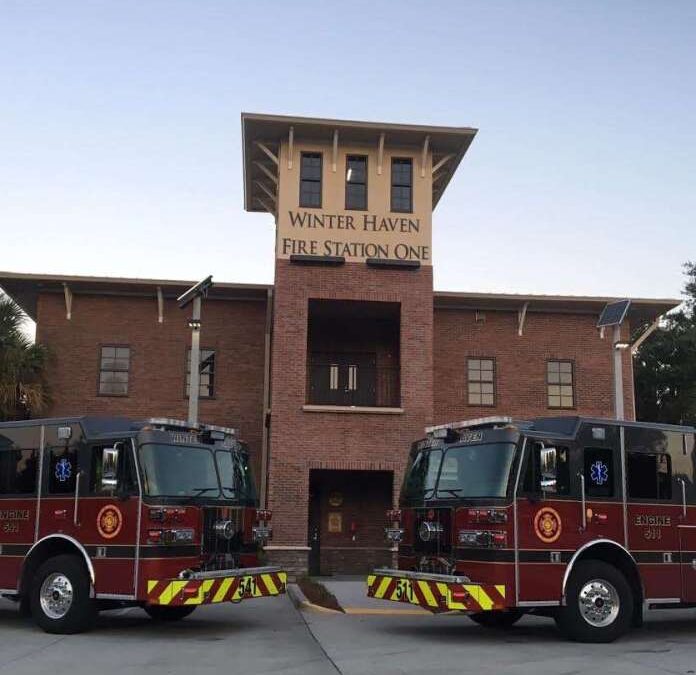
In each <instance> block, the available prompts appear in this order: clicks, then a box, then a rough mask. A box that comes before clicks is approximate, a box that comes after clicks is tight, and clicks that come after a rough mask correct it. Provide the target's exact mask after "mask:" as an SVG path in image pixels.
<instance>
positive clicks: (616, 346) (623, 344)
mask: <svg viewBox="0 0 696 675" xmlns="http://www.w3.org/2000/svg"><path fill="white" fill-rule="evenodd" d="M630 347H631V343H630V342H615V343H614V349H630Z"/></svg>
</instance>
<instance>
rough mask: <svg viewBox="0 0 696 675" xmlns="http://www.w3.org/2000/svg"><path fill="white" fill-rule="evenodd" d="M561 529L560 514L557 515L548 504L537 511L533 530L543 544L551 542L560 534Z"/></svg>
mask: <svg viewBox="0 0 696 675" xmlns="http://www.w3.org/2000/svg"><path fill="white" fill-rule="evenodd" d="M562 530H563V526H562V525H561V516H560V515H558V511H556V510H555V509H552V508H550V507H548V506H545V507H544V508H543V509H539V510H538V511H537V514H536V516H534V531H535V532H536V535H537V537H539V539H541V541H543V542H544V543H545V544H553V542H554V541H556V539H558V537H560V536H561V531H562Z"/></svg>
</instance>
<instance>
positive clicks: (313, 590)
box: [297, 577, 343, 612]
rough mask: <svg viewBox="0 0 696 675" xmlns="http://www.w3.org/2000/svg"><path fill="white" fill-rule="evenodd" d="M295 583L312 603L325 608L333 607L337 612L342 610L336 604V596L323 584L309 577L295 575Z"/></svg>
mask: <svg viewBox="0 0 696 675" xmlns="http://www.w3.org/2000/svg"><path fill="white" fill-rule="evenodd" d="M297 585H298V586H299V587H300V589H301V590H302V592H303V593H304V594H305V597H306V598H307V600H309V601H310V602H311V603H312V604H314V605H319V606H320V607H326V608H327V609H334V610H336V611H337V612H342V611H343V607H341V605H339V604H338V600H336V596H335V595H334V594H333V593H331V592H330V591H329V590H328V589H327V588H326V586H324V584H322V583H319V582H318V581H315V580H314V579H310V578H309V577H297Z"/></svg>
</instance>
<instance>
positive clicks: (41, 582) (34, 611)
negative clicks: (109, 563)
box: [29, 555, 97, 635]
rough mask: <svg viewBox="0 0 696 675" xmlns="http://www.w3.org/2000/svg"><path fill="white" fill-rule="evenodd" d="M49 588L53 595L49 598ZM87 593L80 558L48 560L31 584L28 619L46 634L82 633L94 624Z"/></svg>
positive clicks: (94, 610) (92, 607)
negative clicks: (31, 618) (29, 617)
mask: <svg viewBox="0 0 696 675" xmlns="http://www.w3.org/2000/svg"><path fill="white" fill-rule="evenodd" d="M66 581H67V583H66ZM51 588H53V589H54V591H53V594H51V597H50V598H49V594H50V590H51ZM59 589H62V590H59ZM68 591H69V592H68ZM89 592H90V581H89V577H88V576H87V571H86V570H85V566H84V564H83V562H82V560H80V558H78V557H77V556H74V555H58V556H56V557H55V558H49V559H48V560H47V561H46V562H45V563H43V564H42V565H41V566H40V567H39V569H38V570H36V574H34V577H33V579H32V581H31V588H30V591H29V593H30V596H29V606H30V608H31V615H32V617H33V619H34V621H35V622H36V623H37V624H38V625H39V626H40V627H41V628H42V629H43V630H45V631H46V632H47V633H57V634H59V635H70V634H72V633H81V632H82V631H85V630H87V629H88V628H89V627H90V626H91V625H92V624H93V623H94V619H95V617H96V613H97V608H96V604H95V602H94V600H92V598H90V597H89ZM42 598H43V600H44V602H43V603H42ZM68 598H69V599H68ZM51 602H52V603H53V604H50V603H51Z"/></svg>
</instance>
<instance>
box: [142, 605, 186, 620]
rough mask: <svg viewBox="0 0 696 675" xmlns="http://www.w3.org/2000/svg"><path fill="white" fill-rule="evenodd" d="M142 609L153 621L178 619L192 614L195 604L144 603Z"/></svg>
mask: <svg viewBox="0 0 696 675" xmlns="http://www.w3.org/2000/svg"><path fill="white" fill-rule="evenodd" d="M143 609H144V610H145V611H146V612H147V613H148V615H149V616H150V618H151V619H152V620H153V621H180V620H181V619H185V618H186V617H187V616H188V615H189V614H192V613H193V610H194V609H196V605H177V606H176V607H167V606H166V605H146V606H145V607H143Z"/></svg>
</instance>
